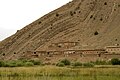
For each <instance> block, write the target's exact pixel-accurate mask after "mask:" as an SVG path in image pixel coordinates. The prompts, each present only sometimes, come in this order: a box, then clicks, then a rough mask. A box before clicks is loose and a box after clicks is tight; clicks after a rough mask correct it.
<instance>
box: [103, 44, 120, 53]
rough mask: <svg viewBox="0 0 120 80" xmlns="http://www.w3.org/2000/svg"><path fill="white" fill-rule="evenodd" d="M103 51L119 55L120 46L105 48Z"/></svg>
mask: <svg viewBox="0 0 120 80" xmlns="http://www.w3.org/2000/svg"><path fill="white" fill-rule="evenodd" d="M105 49H106V51H107V52H108V53H120V46H107V47H106V48H105Z"/></svg>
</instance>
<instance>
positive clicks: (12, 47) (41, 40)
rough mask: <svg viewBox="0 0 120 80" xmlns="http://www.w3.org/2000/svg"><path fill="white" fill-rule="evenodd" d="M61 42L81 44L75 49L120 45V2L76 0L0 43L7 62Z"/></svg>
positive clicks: (0, 49) (117, 0)
mask: <svg viewBox="0 0 120 80" xmlns="http://www.w3.org/2000/svg"><path fill="white" fill-rule="evenodd" d="M59 42H78V43H79V44H78V45H77V47H71V48H74V49H75V48H77V49H78V48H79V49H81V48H104V47H105V46H112V45H115V44H120V0H73V1H72V2H69V3H68V4H66V5H64V6H62V7H61V8H59V9H57V10H55V11H52V12H50V13H49V14H47V15H45V16H43V17H41V18H40V19H38V20H36V21H34V22H33V23H31V24H29V25H27V26H25V27H24V28H23V29H21V30H18V31H17V32H16V33H15V34H14V35H12V36H10V37H8V38H7V39H5V40H3V41H2V42H0V53H5V56H6V57H5V58H6V59H7V58H8V57H10V56H12V55H14V54H15V53H16V54H17V55H18V56H19V55H22V54H23V52H26V51H36V50H42V49H47V48H46V47H48V46H50V45H51V44H52V43H59Z"/></svg>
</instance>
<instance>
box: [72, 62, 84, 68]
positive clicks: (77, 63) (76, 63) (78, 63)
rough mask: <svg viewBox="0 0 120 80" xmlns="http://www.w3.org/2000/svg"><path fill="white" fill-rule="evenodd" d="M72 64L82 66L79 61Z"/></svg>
mask: <svg viewBox="0 0 120 80" xmlns="http://www.w3.org/2000/svg"><path fill="white" fill-rule="evenodd" d="M73 66H75V67H76V66H82V63H80V62H75V63H73Z"/></svg>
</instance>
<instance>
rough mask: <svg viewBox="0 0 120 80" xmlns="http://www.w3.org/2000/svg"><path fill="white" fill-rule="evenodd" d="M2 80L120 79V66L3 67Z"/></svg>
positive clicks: (0, 72)
mask: <svg viewBox="0 0 120 80" xmlns="http://www.w3.org/2000/svg"><path fill="white" fill-rule="evenodd" d="M0 80H120V67H119V66H106V67H105V66H97V67H93V68H80V67H79V68H73V67H56V66H36V67H14V68H4V67H1V68H0Z"/></svg>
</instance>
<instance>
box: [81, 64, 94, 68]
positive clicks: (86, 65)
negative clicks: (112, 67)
mask: <svg viewBox="0 0 120 80" xmlns="http://www.w3.org/2000/svg"><path fill="white" fill-rule="evenodd" d="M83 65H84V67H94V64H93V63H84V64H83Z"/></svg>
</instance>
